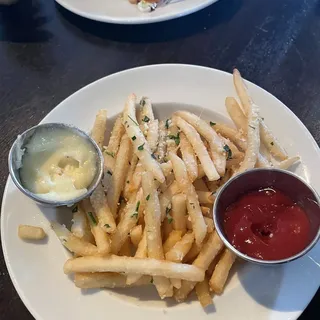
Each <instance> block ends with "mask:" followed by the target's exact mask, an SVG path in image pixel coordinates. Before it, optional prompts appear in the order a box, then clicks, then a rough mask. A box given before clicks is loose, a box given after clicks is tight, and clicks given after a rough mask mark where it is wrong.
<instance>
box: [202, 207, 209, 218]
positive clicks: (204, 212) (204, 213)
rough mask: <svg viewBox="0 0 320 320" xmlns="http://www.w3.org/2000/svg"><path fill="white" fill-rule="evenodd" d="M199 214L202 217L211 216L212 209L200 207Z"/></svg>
mask: <svg viewBox="0 0 320 320" xmlns="http://www.w3.org/2000/svg"><path fill="white" fill-rule="evenodd" d="M201 212H202V214H203V216H204V217H210V216H212V209H211V208H209V207H204V206H201Z"/></svg>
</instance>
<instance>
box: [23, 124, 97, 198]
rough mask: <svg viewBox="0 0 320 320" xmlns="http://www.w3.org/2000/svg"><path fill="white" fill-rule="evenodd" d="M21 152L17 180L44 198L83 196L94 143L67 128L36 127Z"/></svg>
mask: <svg viewBox="0 0 320 320" xmlns="http://www.w3.org/2000/svg"><path fill="white" fill-rule="evenodd" d="M21 152H23V156H22V161H21V168H20V179H21V183H22V184H23V186H24V187H25V188H27V189H28V190H29V191H31V192H33V193H34V194H36V195H37V196H39V197H41V198H43V199H45V200H51V201H67V200H71V199H74V198H76V197H79V196H81V195H83V194H84V193H86V191H87V187H88V186H89V185H90V184H91V182H92V181H93V179H94V177H95V174H96V170H97V168H96V152H95V149H94V146H93V145H91V144H90V143H89V142H88V141H87V140H85V138H83V137H81V136H79V135H77V134H75V133H74V132H73V131H71V130H68V129H63V128H39V129H38V130H37V131H36V132H35V134H34V135H33V136H32V137H31V139H30V141H29V142H28V143H27V144H26V145H25V146H24V149H23V150H21Z"/></svg>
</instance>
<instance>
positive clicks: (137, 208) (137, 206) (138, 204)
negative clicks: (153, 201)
mask: <svg viewBox="0 0 320 320" xmlns="http://www.w3.org/2000/svg"><path fill="white" fill-rule="evenodd" d="M139 207H140V201H138V202H137V205H136V212H138V211H139Z"/></svg>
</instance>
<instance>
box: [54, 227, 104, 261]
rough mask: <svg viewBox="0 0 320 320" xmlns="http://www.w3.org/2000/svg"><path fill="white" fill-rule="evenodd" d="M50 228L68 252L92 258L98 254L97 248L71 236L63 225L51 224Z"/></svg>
mask: <svg viewBox="0 0 320 320" xmlns="http://www.w3.org/2000/svg"><path fill="white" fill-rule="evenodd" d="M51 227H52V229H53V231H54V232H55V233H56V235H57V237H58V238H59V240H60V241H61V243H62V245H63V246H65V247H66V248H67V249H68V250H69V251H71V252H73V253H75V254H76V255H77V256H94V255H97V254H99V251H98V248H97V247H96V246H95V245H93V244H92V243H90V242H87V241H84V240H82V239H79V238H78V237H76V236H75V235H73V234H72V233H71V232H70V231H69V230H68V229H67V228H66V227H65V226H64V225H61V224H59V223H57V222H54V221H53V222H51Z"/></svg>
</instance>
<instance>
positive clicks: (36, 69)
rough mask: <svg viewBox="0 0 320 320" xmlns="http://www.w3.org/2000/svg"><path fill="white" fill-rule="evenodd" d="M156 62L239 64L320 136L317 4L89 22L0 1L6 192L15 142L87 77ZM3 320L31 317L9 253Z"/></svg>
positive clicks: (238, 1) (1, 279)
mask: <svg viewBox="0 0 320 320" xmlns="http://www.w3.org/2000/svg"><path fill="white" fill-rule="evenodd" d="M122 1H123V0H122ZM156 63H188V64H198V65H204V66H210V67H213V68H217V69H222V70H226V71H229V72H230V71H231V70H232V68H233V67H234V66H237V67H238V68H239V69H240V70H241V71H242V73H243V75H244V76H245V77H246V78H248V79H250V80H251V81H253V82H255V83H256V84H258V85H259V86H261V87H263V88H265V89H266V90H268V91H269V92H271V93H272V94H274V95H275V96H276V97H278V98H279V99H280V100H282V101H283V102H284V103H285V104H286V105H287V106H288V107H289V108H291V109H292V110H293V111H294V112H295V114H296V115H297V116H298V117H299V118H300V119H301V120H302V121H303V122H304V124H305V125H306V126H307V127H308V129H309V130H310V131H311V133H312V134H313V136H314V137H315V139H316V140H317V142H318V144H319V142H320V107H319V104H320V75H319V70H320V3H319V1H318V0H304V1H302V0H281V1H279V0H259V1H257V0H221V1H220V2H218V3H216V4H214V5H212V6H210V7H209V8H206V9H204V10H202V11H200V12H198V13H195V14H193V15H190V16H187V17H184V18H181V19H178V20H173V21H169V22H165V23H159V24H154V25H144V26H117V25H109V24H102V23H97V22H93V21H89V20H86V19H83V18H80V17H78V16H75V15H73V14H71V13H69V12H67V11H66V10H64V9H62V8H61V7H59V6H58V5H55V3H54V1H53V0H51V1H50V0H42V1H36V0H20V2H18V3H17V4H16V5H14V6H11V7H4V6H0V79H1V84H0V123H1V125H0V150H1V155H0V168H1V169H0V170H1V171H0V172H1V175H0V179H1V187H0V188H1V189H0V193H1V195H2V193H3V189H4V185H5V182H6V179H7V175H8V171H7V155H8V151H9V147H10V145H11V143H12V142H13V140H14V139H15V137H16V136H17V134H18V133H20V132H21V131H24V130H25V129H27V128H28V127H30V126H32V125H35V124H37V123H38V122H39V121H40V120H41V119H42V118H43V117H44V116H45V115H46V114H47V113H48V112H49V111H50V110H51V109H53V108H54V107H55V106H56V105H57V104H58V103H59V102H61V101H62V100H64V99H65V98H67V97H68V96H69V95H70V94H72V93H73V92H74V91H76V90H78V89H80V88H82V87H83V86H85V85H87V84H88V83H90V82H92V81H94V80H96V79H99V78H101V77H104V76H106V75H109V74H111V73H114V72H117V71H120V70H124V69H128V68H133V67H137V66H141V65H148V64H156ZM88 107H90V106H88ZM284 125H285V123H284ZM21 209H22V214H23V208H21ZM27 268H28V266H26V272H27ZM301 272H303V270H302V271H301ZM317 279H319V277H317V275H315V281H317ZM39 294H41V291H39ZM319 303H320V293H319V291H318V293H317V295H316V296H315V297H314V299H313V301H312V302H311V303H310V305H309V307H308V308H307V309H306V310H305V312H304V313H303V315H302V316H301V318H300V319H301V320H306V319H319V318H320V312H319V307H318V306H319ZM0 318H1V319H10V320H11V319H20V320H23V319H32V316H31V315H30V313H29V312H28V311H27V309H26V308H25V307H24V305H23V304H22V302H21V300H20V298H19V297H18V295H17V293H16V291H15V289H14V288H13V286H12V283H11V280H10V278H9V275H8V272H7V269H6V266H5V263H4V260H3V256H2V252H1V253H0Z"/></svg>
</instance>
